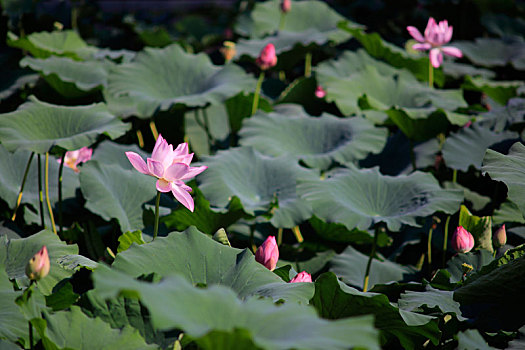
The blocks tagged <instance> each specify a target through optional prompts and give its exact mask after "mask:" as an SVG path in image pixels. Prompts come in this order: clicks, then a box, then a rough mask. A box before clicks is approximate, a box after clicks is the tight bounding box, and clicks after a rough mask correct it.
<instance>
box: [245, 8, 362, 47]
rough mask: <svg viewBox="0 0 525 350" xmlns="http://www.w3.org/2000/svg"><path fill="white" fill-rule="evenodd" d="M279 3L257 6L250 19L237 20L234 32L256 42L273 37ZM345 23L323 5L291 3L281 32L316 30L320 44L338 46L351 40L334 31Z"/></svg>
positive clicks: (279, 14)
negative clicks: (319, 37)
mask: <svg viewBox="0 0 525 350" xmlns="http://www.w3.org/2000/svg"><path fill="white" fill-rule="evenodd" d="M280 2H281V1H280V0H271V1H266V2H258V3H256V5H255V8H254V9H253V11H252V13H251V14H250V15H249V16H244V17H241V18H240V20H239V23H237V26H236V30H237V31H238V32H240V33H241V34H243V35H247V36H250V37H255V38H262V37H264V36H265V35H267V34H273V33H275V32H276V31H277V30H278V29H279V22H280V17H281V10H280V7H279V5H280ZM344 20H346V18H344V17H343V16H341V15H340V14H338V13H337V12H336V11H334V10H333V9H331V8H330V6H328V4H326V3H324V2H322V1H311V0H310V1H300V2H298V1H297V2H296V1H293V2H292V8H291V10H290V12H288V13H287V14H286V19H285V22H284V27H283V28H282V30H283V31H287V32H306V31H314V30H315V31H316V32H318V33H319V34H322V35H323V36H324V37H325V39H324V41H323V42H327V41H329V40H330V41H334V42H336V43H340V42H343V41H345V40H348V39H349V38H350V34H348V33H346V32H344V31H342V30H341V29H339V28H338V27H337V24H338V23H339V22H341V21H344ZM352 25H355V24H353V23H352Z"/></svg>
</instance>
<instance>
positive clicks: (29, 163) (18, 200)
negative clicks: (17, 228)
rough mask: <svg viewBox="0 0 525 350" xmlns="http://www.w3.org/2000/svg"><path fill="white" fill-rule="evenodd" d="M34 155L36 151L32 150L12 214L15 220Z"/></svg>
mask: <svg viewBox="0 0 525 350" xmlns="http://www.w3.org/2000/svg"><path fill="white" fill-rule="evenodd" d="M34 156H35V152H31V155H30V156H29V160H28V161H27V165H26V170H25V171H24V177H23V178H22V185H20V192H18V198H17V199H16V207H15V210H14V211H13V216H11V220H12V221H15V219H16V212H17V210H18V207H20V203H21V202H22V195H23V194H24V186H25V184H26V180H27V174H29V168H30V167H31V162H32V161H33V157H34Z"/></svg>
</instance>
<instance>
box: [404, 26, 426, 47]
mask: <svg viewBox="0 0 525 350" xmlns="http://www.w3.org/2000/svg"><path fill="white" fill-rule="evenodd" d="M407 30H408V33H409V34H410V35H412V38H414V39H416V40H417V41H419V42H420V43H422V42H424V41H425V38H424V37H423V35H421V33H420V32H419V30H418V29H417V28H416V27H413V26H408V27H407Z"/></svg>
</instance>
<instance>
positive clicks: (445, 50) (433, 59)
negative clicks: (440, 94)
mask: <svg viewBox="0 0 525 350" xmlns="http://www.w3.org/2000/svg"><path fill="white" fill-rule="evenodd" d="M407 30H408V32H409V33H410V35H412V37H413V38H414V39H416V40H417V41H418V42H419V43H417V44H414V45H413V46H412V48H413V49H414V50H418V51H426V50H430V54H429V57H430V63H432V66H433V67H434V68H438V67H439V66H440V65H441V63H442V62H443V54H445V55H449V56H453V57H463V53H462V52H461V50H460V49H458V48H457V47H453V46H443V45H445V44H446V43H448V42H449V41H450V39H452V26H449V25H448V22H447V21H446V20H445V21H441V22H439V24H437V23H436V21H435V20H434V18H432V17H430V18H429V19H428V23H427V27H426V29H425V36H423V35H421V33H420V32H419V30H418V29H417V28H416V27H412V26H408V27H407Z"/></svg>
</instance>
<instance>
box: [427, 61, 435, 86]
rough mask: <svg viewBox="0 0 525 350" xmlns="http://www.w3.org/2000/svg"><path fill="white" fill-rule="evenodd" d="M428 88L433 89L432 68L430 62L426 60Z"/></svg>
mask: <svg viewBox="0 0 525 350" xmlns="http://www.w3.org/2000/svg"><path fill="white" fill-rule="evenodd" d="M428 86H429V87H431V88H433V87H434V67H432V62H430V60H428Z"/></svg>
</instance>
